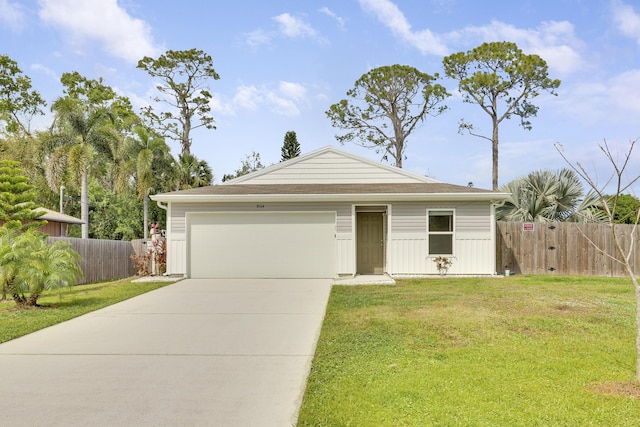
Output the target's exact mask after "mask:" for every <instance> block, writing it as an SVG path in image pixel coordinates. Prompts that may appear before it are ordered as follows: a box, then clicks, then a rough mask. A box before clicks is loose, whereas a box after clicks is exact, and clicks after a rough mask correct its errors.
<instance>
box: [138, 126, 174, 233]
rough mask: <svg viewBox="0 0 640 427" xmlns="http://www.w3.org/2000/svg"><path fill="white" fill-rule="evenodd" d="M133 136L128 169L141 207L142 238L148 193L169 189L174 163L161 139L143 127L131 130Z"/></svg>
mask: <svg viewBox="0 0 640 427" xmlns="http://www.w3.org/2000/svg"><path fill="white" fill-rule="evenodd" d="M134 134H135V137H131V138H129V139H128V140H127V141H128V147H127V150H128V153H129V157H130V161H129V169H130V170H131V171H133V172H134V174H135V177H136V187H137V193H138V198H140V199H142V201H143V206H144V208H143V209H144V225H143V227H144V238H145V239H147V238H148V233H149V193H150V192H152V191H153V190H156V191H158V190H159V191H164V190H170V185H171V184H170V183H171V182H172V181H173V179H174V175H175V173H173V168H174V164H175V160H174V158H173V156H172V155H171V149H170V148H169V146H168V145H167V143H166V142H165V140H164V138H162V137H160V136H158V135H156V134H154V133H152V132H151V131H150V130H149V129H147V128H144V127H142V126H139V127H136V128H135V130H134Z"/></svg>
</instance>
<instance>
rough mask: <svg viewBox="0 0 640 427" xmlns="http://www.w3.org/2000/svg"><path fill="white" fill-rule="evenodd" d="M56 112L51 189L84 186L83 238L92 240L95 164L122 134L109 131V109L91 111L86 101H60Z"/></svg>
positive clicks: (81, 197)
mask: <svg viewBox="0 0 640 427" xmlns="http://www.w3.org/2000/svg"><path fill="white" fill-rule="evenodd" d="M52 110H53V111H55V112H56V123H55V125H54V126H55V128H56V130H57V132H55V133H54V134H53V135H52V136H51V137H50V140H51V145H53V146H54V151H53V152H52V154H51V157H50V159H49V171H48V177H49V185H50V186H51V188H52V189H53V190H55V189H57V188H59V186H60V184H61V183H63V182H64V181H66V179H69V180H70V181H71V183H73V184H75V185H78V184H79V186H80V218H81V219H82V220H83V221H84V223H83V224H82V238H83V239H87V238H89V170H90V167H91V165H92V162H93V161H94V160H95V159H96V157H98V155H99V154H100V153H104V151H105V150H106V148H105V147H107V146H108V145H109V144H113V143H114V141H113V140H114V139H117V138H118V137H119V136H118V133H117V132H115V131H114V129H113V128H112V127H111V128H110V127H109V125H108V123H109V112H108V110H107V109H106V108H102V107H100V108H91V107H90V106H88V105H86V104H85V103H83V102H82V101H80V100H78V99H75V98H70V97H65V98H59V99H58V100H57V101H56V102H55V103H54V104H53V107H52Z"/></svg>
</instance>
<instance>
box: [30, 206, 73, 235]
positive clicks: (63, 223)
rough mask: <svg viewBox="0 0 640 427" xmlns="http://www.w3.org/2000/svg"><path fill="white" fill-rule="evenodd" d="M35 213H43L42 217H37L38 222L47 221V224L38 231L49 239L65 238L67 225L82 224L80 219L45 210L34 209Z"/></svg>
mask: <svg viewBox="0 0 640 427" xmlns="http://www.w3.org/2000/svg"><path fill="white" fill-rule="evenodd" d="M36 211H38V212H44V215H42V216H41V217H39V218H38V220H43V219H44V220H47V223H46V224H45V225H44V226H42V227H40V228H39V230H40V231H42V232H43V233H46V234H48V235H49V236H51V237H67V228H68V227H69V224H84V221H82V220H81V219H78V218H76V217H73V216H70V215H65V214H63V213H60V212H56V211H52V210H50V209H47V208H36Z"/></svg>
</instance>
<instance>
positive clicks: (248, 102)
mask: <svg viewBox="0 0 640 427" xmlns="http://www.w3.org/2000/svg"><path fill="white" fill-rule="evenodd" d="M261 102H262V94H261V93H260V91H259V90H258V88H257V87H255V86H244V85H243V86H240V87H239V88H238V89H237V91H236V94H235V96H234V97H233V104H234V105H236V106H238V107H241V108H245V109H247V110H256V109H257V108H258V104H259V103H261Z"/></svg>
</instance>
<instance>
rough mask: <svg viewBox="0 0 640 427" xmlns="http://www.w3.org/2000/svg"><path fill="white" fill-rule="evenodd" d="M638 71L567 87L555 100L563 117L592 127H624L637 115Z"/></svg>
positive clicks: (639, 104)
mask: <svg viewBox="0 0 640 427" xmlns="http://www.w3.org/2000/svg"><path fill="white" fill-rule="evenodd" d="M637 87H640V69H636V70H629V71H625V72H622V73H620V74H618V75H616V76H613V77H612V78H610V79H608V80H604V81H585V82H581V83H579V84H576V85H574V86H572V87H568V88H567V89H566V91H565V92H564V93H561V94H560V95H559V96H558V98H557V100H556V101H555V102H556V103H558V105H559V106H560V109H561V110H562V114H566V115H570V116H572V117H575V118H576V119H578V120H579V121H580V122H581V123H584V124H585V125H587V126H591V125H594V124H597V123H601V122H602V121H603V120H606V121H607V123H609V124H613V123H614V122H615V124H616V125H621V126H627V125H630V124H633V123H635V122H636V118H637V117H638V115H640V93H637V91H636V90H634V89H635V88H637Z"/></svg>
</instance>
